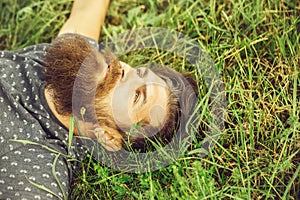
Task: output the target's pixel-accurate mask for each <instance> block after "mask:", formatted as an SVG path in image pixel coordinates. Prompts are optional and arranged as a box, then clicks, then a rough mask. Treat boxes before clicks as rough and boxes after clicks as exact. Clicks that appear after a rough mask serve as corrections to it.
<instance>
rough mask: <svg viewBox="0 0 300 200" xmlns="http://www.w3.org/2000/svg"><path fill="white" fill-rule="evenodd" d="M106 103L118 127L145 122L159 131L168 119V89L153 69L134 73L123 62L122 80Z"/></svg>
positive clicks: (133, 70)
mask: <svg viewBox="0 0 300 200" xmlns="http://www.w3.org/2000/svg"><path fill="white" fill-rule="evenodd" d="M106 100H107V101H106V102H108V103H109V104H110V106H109V107H110V109H111V111H112V114H113V116H112V117H113V119H114V120H115V122H116V124H117V125H123V126H124V125H125V126H126V127H128V126H131V125H132V124H134V123H136V122H143V123H146V124H149V125H152V126H155V127H159V126H162V125H163V123H164V120H165V117H166V110H167V109H166V108H167V101H168V90H167V85H166V83H165V82H164V81H163V80H162V79H161V78H160V77H158V76H157V75H156V74H154V73H153V72H152V71H151V70H150V69H148V68H144V67H143V68H137V69H134V68H132V67H130V66H129V65H127V64H125V63H123V62H121V76H120V78H118V80H117V82H116V84H115V86H114V87H113V88H112V90H111V91H110V92H109V94H108V95H107V98H106Z"/></svg>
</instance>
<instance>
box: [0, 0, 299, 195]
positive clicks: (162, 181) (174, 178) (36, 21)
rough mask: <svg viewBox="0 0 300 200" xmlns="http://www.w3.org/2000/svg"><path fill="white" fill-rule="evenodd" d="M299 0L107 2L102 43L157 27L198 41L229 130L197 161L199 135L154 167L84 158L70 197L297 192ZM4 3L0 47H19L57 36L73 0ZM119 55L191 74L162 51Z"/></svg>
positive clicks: (8, 0) (11, 0) (5, 0)
mask: <svg viewBox="0 0 300 200" xmlns="http://www.w3.org/2000/svg"><path fill="white" fill-rule="evenodd" d="M296 2H298V1H293V0H290V1H288V0H286V1H284V0H281V1H280V0H274V1H267V0H265V1H264V0H255V1H251V0H234V1H226V0H221V1H214V0H210V1H199V0H198V1H194V0H176V1H175V0H158V1H154V0H139V1H138V0H131V1H130V0H113V1H112V3H111V7H110V9H109V12H108V17H107V20H106V25H105V28H104V29H103V31H102V40H105V39H107V38H109V37H112V36H115V35H117V34H118V33H121V32H124V31H127V30H131V29H135V28H141V27H148V26H154V27H163V28H168V29H173V30H176V31H180V32H182V33H184V34H186V35H188V36H189V37H191V38H193V39H194V40H195V41H197V42H198V43H199V44H200V45H202V46H203V48H204V49H205V50H206V51H207V52H208V53H209V55H210V56H211V57H212V58H213V60H214V62H215V64H216V67H217V68H218V70H219V72H220V75H221V77H222V78H223V81H224V84H225V88H226V96H227V100H228V106H227V115H226V127H225V129H224V131H223V133H224V134H223V135H222V136H221V137H220V138H219V140H218V143H217V144H216V145H215V146H214V148H213V149H212V152H211V154H209V155H208V156H206V157H204V158H199V154H198V153H197V148H198V147H199V143H200V142H199V143H197V142H195V143H194V144H193V146H192V147H191V148H192V150H194V151H191V153H187V154H186V155H185V156H183V157H182V158H180V159H179V160H178V161H177V162H175V163H173V164H171V165H170V166H168V167H166V168H163V169H160V170H158V171H155V172H149V173H145V174H127V173H124V172H119V171H115V170H112V169H109V168H106V167H104V166H101V165H100V164H98V163H97V162H95V161H94V160H93V159H91V158H90V157H87V158H86V162H84V163H82V166H83V169H82V171H81V173H79V175H78V178H77V179H76V182H75V183H74V186H73V197H72V199H299V196H300V178H299V177H300V174H299V171H300V167H299V163H300V152H299V149H300V136H299V132H300V120H299V117H300V75H299V68H300V48H299V43H300V17H299V16H300V3H299V2H298V3H296ZM0 5H1V7H0V20H1V21H0V49H18V48H21V47H24V46H27V45H31V44H35V43H40V42H50V41H51V40H52V39H53V38H55V36H56V34H57V32H58V30H59V29H60V27H61V25H62V24H63V22H64V21H65V20H66V19H67V16H68V14H69V10H70V6H71V1H70V0H52V1H50V0H45V1H41V0H35V1H34V0H0ZM124 59H125V60H127V61H128V62H129V63H131V64H133V65H135V64H139V63H142V62H143V61H145V60H146V59H147V60H148V61H153V62H155V61H157V62H161V61H162V60H163V62H164V63H165V64H168V65H169V66H171V67H173V68H175V69H177V70H179V71H191V72H192V73H194V72H195V71H194V70H193V69H191V68H188V67H189V66H188V65H187V66H185V65H182V63H184V62H183V61H182V59H181V58H179V57H176V56H172V55H168V54H166V53H164V52H156V51H154V52H151V53H149V52H148V53H147V52H142V51H141V52H136V53H135V54H134V56H131V57H130V55H129V57H127V58H124ZM200 89H202V88H200ZM203 89H204V88H203ZM204 120H205V119H204ZM204 131H205V130H204Z"/></svg>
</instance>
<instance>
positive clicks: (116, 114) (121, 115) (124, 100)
mask: <svg viewBox="0 0 300 200" xmlns="http://www.w3.org/2000/svg"><path fill="white" fill-rule="evenodd" d="M128 106H129V91H128V88H126V87H116V88H115V90H114V91H113V94H112V100H111V107H112V113H113V118H114V120H115V121H116V123H117V125H119V126H120V125H121V124H130V123H131V120H130V117H129V116H130V115H129V109H128ZM118 123H120V124H118Z"/></svg>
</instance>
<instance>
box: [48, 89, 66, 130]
mask: <svg viewBox="0 0 300 200" xmlns="http://www.w3.org/2000/svg"><path fill="white" fill-rule="evenodd" d="M44 94H45V98H46V102H47V104H48V106H49V108H50V110H51V112H52V113H53V114H54V116H55V117H56V118H57V119H58V121H60V122H61V123H62V124H63V125H64V126H65V127H66V128H67V129H69V127H70V117H71V115H68V116H64V115H61V114H59V113H58V112H57V111H56V108H55V104H54V101H53V98H52V96H51V92H50V91H49V90H48V89H45V90H44Z"/></svg>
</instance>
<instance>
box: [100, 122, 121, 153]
mask: <svg viewBox="0 0 300 200" xmlns="http://www.w3.org/2000/svg"><path fill="white" fill-rule="evenodd" d="M95 136H96V138H97V140H98V142H100V143H101V144H102V146H103V147H104V148H105V149H107V150H108V151H112V152H116V151H119V150H120V149H121V148H122V136H121V134H120V133H119V131H117V130H115V129H113V128H110V127H107V126H101V128H100V127H97V128H96V129H95Z"/></svg>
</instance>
